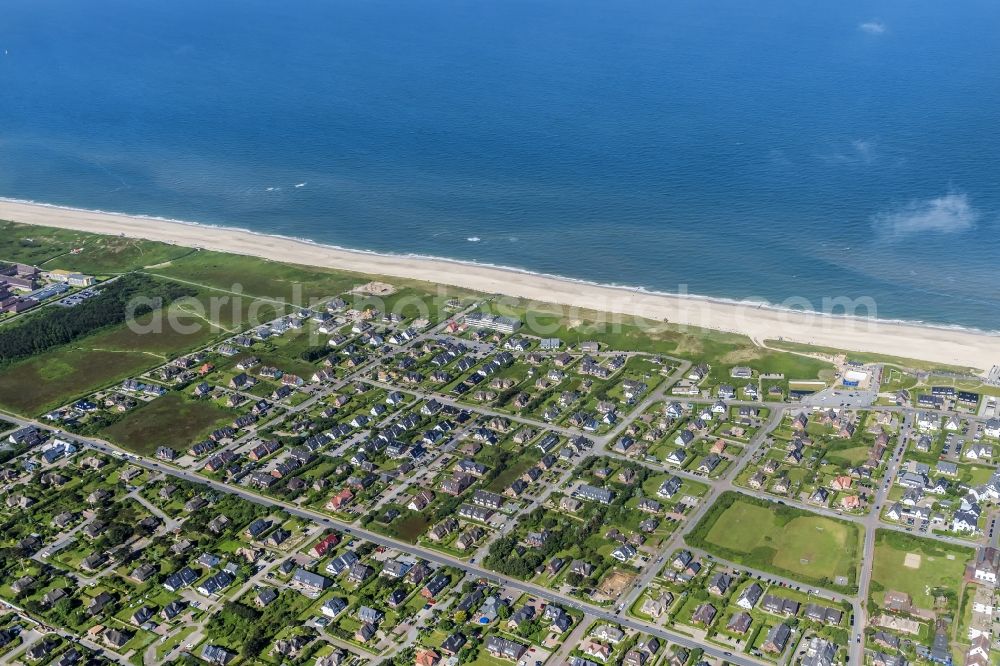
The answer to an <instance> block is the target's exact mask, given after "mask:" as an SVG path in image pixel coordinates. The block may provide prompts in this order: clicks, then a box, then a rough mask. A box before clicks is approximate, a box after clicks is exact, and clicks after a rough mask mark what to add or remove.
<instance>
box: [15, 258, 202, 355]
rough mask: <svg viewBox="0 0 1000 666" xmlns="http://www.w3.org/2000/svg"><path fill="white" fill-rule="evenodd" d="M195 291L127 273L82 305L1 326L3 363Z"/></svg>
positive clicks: (144, 311)
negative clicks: (12, 324)
mask: <svg viewBox="0 0 1000 666" xmlns="http://www.w3.org/2000/svg"><path fill="white" fill-rule="evenodd" d="M195 293H197V292H195V291H194V290H193V289H191V288H190V287H187V286H185V285H180V284H176V283H174V282H165V281H161V280H155V279H153V278H151V277H149V276H148V275H142V274H139V273H130V274H128V275H124V276H122V277H121V278H119V279H117V280H115V281H114V282H112V283H111V284H109V285H107V286H106V287H104V288H103V289H101V290H100V293H99V294H98V295H97V296H94V297H93V298H89V299H87V300H85V301H83V302H82V303H80V304H79V305H76V306H74V307H72V308H61V307H51V308H45V309H44V310H42V311H40V312H38V313H37V314H34V315H31V316H29V317H27V318H25V320H24V321H23V322H21V323H18V324H16V325H14V326H10V327H5V328H3V329H0V364H7V363H10V362H12V361H16V360H18V359H22V358H27V357H29V356H33V355H35V354H38V353H40V352H43V351H45V350H47V349H51V348H52V347H56V346H58V345H64V344H66V343H69V342H72V341H74V340H76V339H78V338H81V337H83V336H85V335H89V334H90V333H93V332H94V331H97V330H99V329H101V328H104V327H107V326H114V325H117V324H121V323H123V322H124V321H125V318H126V317H127V316H129V315H133V316H137V317H138V316H142V315H144V314H147V313H149V312H151V311H152V310H153V307H154V306H156V307H162V306H163V305H167V304H169V303H171V302H173V301H175V300H177V299H178V298H181V297H184V296H193V295H194V294H195ZM140 299H141V300H140ZM130 306H131V307H130Z"/></svg>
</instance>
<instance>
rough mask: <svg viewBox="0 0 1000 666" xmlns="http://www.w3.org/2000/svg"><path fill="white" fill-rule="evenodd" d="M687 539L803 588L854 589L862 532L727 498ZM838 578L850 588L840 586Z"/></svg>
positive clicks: (731, 495)
mask: <svg viewBox="0 0 1000 666" xmlns="http://www.w3.org/2000/svg"><path fill="white" fill-rule="evenodd" d="M687 539H688V541H689V542H691V543H692V545H695V546H699V547H704V548H706V549H707V550H709V551H714V552H717V553H718V554H719V555H720V556H721V557H723V558H725V559H731V560H734V561H736V562H738V563H740V564H744V565H746V566H749V567H754V568H759V569H764V570H768V571H772V572H774V573H777V574H780V575H787V576H789V577H790V578H794V579H796V580H801V581H803V582H807V583H814V584H816V585H820V586H824V587H831V588H836V587H853V586H854V585H855V578H856V573H857V565H858V557H857V553H858V546H859V540H860V534H859V532H858V529H857V527H856V526H854V525H853V524H851V523H848V522H844V521H839V520H834V519H832V518H826V517H824V516H818V515H815V514H812V513H809V512H808V511H803V510H800V509H794V508H791V507H787V506H778V505H776V504H772V503H770V502H767V501H764V500H756V499H754V498H749V497H746V496H742V495H737V494H736V493H726V494H724V495H723V496H722V497H721V498H720V499H719V500H718V502H717V503H716V506H715V507H713V509H712V510H711V511H709V513H708V514H706V515H705V517H704V518H703V519H702V521H701V522H700V523H699V524H698V526H697V527H696V528H695V530H694V531H692V532H691V534H689V535H688V536H687ZM838 576H843V577H844V578H846V579H847V580H848V581H849V584H848V585H847V586H837V585H836V584H835V582H834V580H835V578H836V577H838Z"/></svg>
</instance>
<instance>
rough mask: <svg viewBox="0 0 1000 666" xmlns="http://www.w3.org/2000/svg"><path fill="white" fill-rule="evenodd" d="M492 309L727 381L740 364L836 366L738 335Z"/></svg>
mask: <svg viewBox="0 0 1000 666" xmlns="http://www.w3.org/2000/svg"><path fill="white" fill-rule="evenodd" d="M489 309H490V310H492V311H493V312H495V313H497V314H503V315H506V316H513V317H519V318H521V319H522V320H523V321H524V322H525V331H526V332H528V333H534V334H537V335H542V336H545V337H558V338H562V339H563V340H565V341H566V342H567V343H568V344H577V343H579V342H583V341H587V340H594V341H597V342H599V343H602V344H604V345H606V346H608V347H609V348H611V349H618V350H630V351H644V352H650V353H656V354H667V355H676V356H680V357H684V358H691V359H698V360H699V361H704V362H706V363H709V364H711V365H712V366H713V367H712V370H713V374H714V373H716V372H718V373H719V374H720V376H724V377H726V378H728V377H729V370H730V369H731V368H733V367H735V366H738V365H752V366H753V367H754V369H755V370H758V371H760V372H761V373H764V374H771V373H775V374H778V373H780V374H783V375H785V376H786V377H790V378H795V379H815V378H832V366H831V364H830V363H828V362H826V361H822V360H819V359H815V358H809V357H805V356H798V355H794V354H784V353H781V352H774V351H771V350H768V349H763V348H761V347H758V346H757V345H755V344H754V342H753V341H752V340H751V339H750V338H748V337H746V336H742V335H737V334H733V333H724V332H720V331H713V330H710V329H704V328H696V327H692V326H678V325H675V324H670V323H668V322H662V321H654V320H652V319H642V318H639V317H632V316H628V315H621V314H613V313H605V312H598V311H594V310H573V312H572V317H570V316H568V315H567V314H566V313H565V308H561V307H559V306H555V305H550V304H546V303H538V302H533V301H530V302H529V301H525V300H519V299H511V298H504V299H503V303H502V304H495V305H491V306H490V308H489Z"/></svg>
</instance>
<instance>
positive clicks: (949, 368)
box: [764, 340, 981, 373]
mask: <svg viewBox="0 0 1000 666" xmlns="http://www.w3.org/2000/svg"><path fill="white" fill-rule="evenodd" d="M764 344H766V345H767V346H768V347H773V348H774V349H783V350H785V351H790V352H797V353H804V354H824V355H826V356H831V357H832V356H837V355H839V354H843V355H844V356H846V357H847V358H849V359H851V360H854V361H860V362H862V363H886V364H888V365H896V366H899V367H901V368H908V369H912V370H929V371H941V372H959V373H966V372H969V371H974V372H981V369H975V368H965V367H962V366H957V365H944V364H941V363H934V362H932V361H920V360H918V359H914V358H904V357H902V356H888V355H885V354H871V353H867V352H852V351H847V350H846V349H836V348H833V347H813V346H811V345H807V344H802V343H801V342H789V341H788V340H765V341H764Z"/></svg>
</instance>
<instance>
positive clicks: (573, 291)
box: [0, 200, 1000, 371]
mask: <svg viewBox="0 0 1000 666" xmlns="http://www.w3.org/2000/svg"><path fill="white" fill-rule="evenodd" d="M0 219H9V220H13V221H15V222H23V223H26V224H36V225H42V226H50V227H59V228H65V229H76V230H81V231H90V232H93V233H103V234H113V235H121V236H126V237H133V238H145V239H149V240H156V241H161V242H166V243H173V244H177V245H183V246H186V247H198V248H206V249H212V250H219V251H222V252H230V253H235V254H244V255H251V256H258V257H265V258H268V259H272V260H275V261H283V262H288V263H292V264H300V265H310V266H322V267H328V268H337V269H340V270H346V271H353V272H357V273H362V274H368V275H371V274H378V275H384V276H390V277H399V278H408V279H415V280H423V281H426V282H430V283H437V284H444V285H449V286H457V287H462V288H465V289H470V290H473V291H479V292H483V293H487V294H494V293H496V294H505V295H509V296H515V297H518V298H526V299H531V300H535V301H538V302H542V303H556V304H559V305H565V306H571V307H578V308H587V309H591V310H603V311H607V312H616V313H622V314H629V315H636V316H640V317H646V318H649V319H653V320H660V321H662V320H664V319H666V320H669V321H670V322H672V323H674V324H684V325H691V326H699V327H703V328H711V329H716V330H721V331H732V332H737V333H742V334H744V335H747V336H749V337H751V338H752V339H755V340H775V339H780V340H788V341H792V342H800V343H806V344H810V345H817V346H825V347H834V348H839V349H848V350H851V351H859V352H871V353H880V354H891V355H894V356H902V357H906V358H915V359H921V360H927V361H934V362H937V363H943V364H949V365H960V366H963V367H968V368H975V369H977V370H980V371H984V370H987V369H989V368H990V367H992V365H993V364H994V363H996V362H997V360H998V359H1000V337H998V336H992V335H985V334H981V333H977V332H971V331H966V330H956V329H945V328H933V327H925V326H918V325H911V324H899V323H891V322H885V321H875V320H868V319H864V320H861V319H849V318H842V317H827V316H822V315H815V314H808V313H801V312H787V311H779V310H773V309H768V308H762V307H760V306H759V305H758V304H753V305H740V304H735V303H726V302H718V301H710V300H707V299H699V298H681V297H676V296H669V295H662V294H650V293H642V292H637V291H634V290H626V289H618V288H614V287H608V286H601V285H592V284H586V283H581V282H576V281H571V280H565V279H561V278H556V277H549V276H542V275H537V274H532V273H526V272H519V271H512V270H506V269H501V268H493V267H489V266H482V265H474V264H464V263H459V262H454V261H448V260H444V259H424V258H415V257H403V256H394V255H393V256H390V255H380V254H375V253H369V252H355V251H350V250H343V249H338V248H333V247H327V246H322V245H317V244H313V243H307V242H304V241H299V240H294V239H288V238H280V237H276V236H266V235H261V234H255V233H252V232H249V231H245V230H240V229H232V228H221V227H210V226H201V225H194V224H186V223H181V222H171V221H164V220H154V219H149V218H143V217H136V216H127V215H118V214H112V213H101V212H95V211H86V210H79V209H70V208H58V207H52V206H43V205H38V204H28V203H22V202H15V201H7V200H0ZM233 222H234V223H235V224H238V223H239V220H234V221H233Z"/></svg>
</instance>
